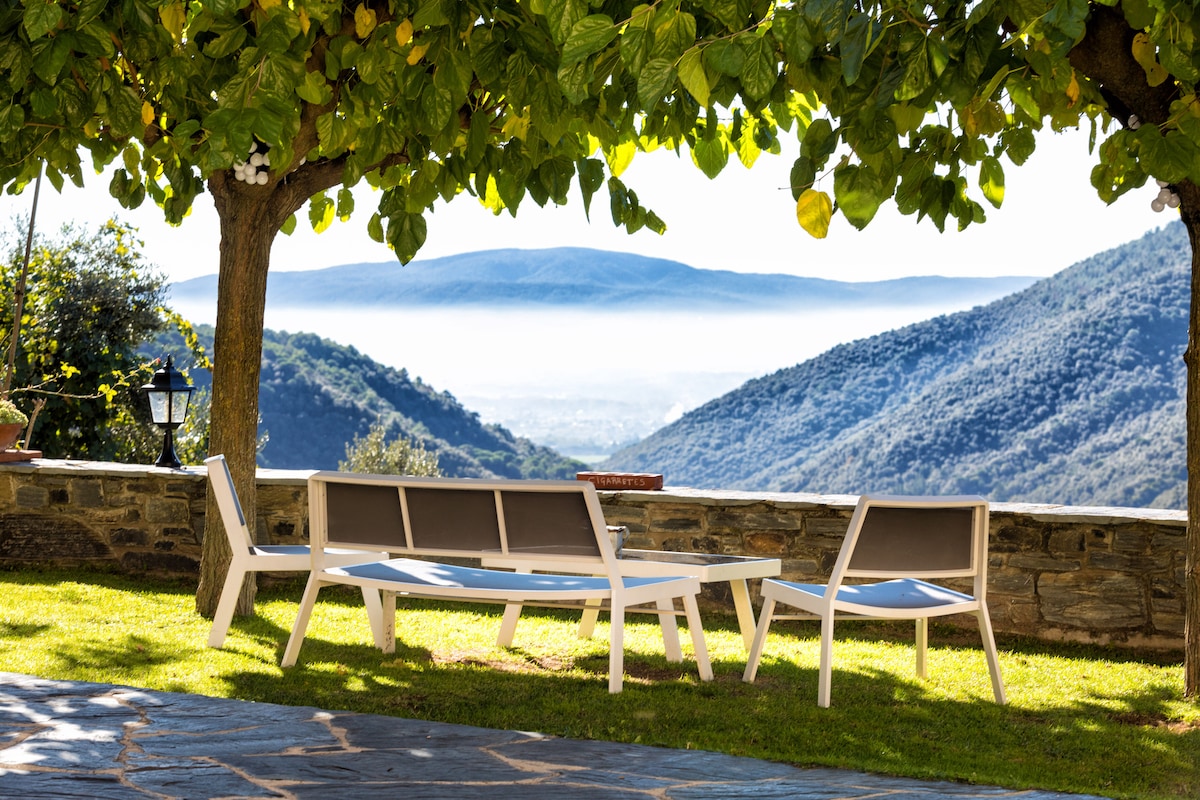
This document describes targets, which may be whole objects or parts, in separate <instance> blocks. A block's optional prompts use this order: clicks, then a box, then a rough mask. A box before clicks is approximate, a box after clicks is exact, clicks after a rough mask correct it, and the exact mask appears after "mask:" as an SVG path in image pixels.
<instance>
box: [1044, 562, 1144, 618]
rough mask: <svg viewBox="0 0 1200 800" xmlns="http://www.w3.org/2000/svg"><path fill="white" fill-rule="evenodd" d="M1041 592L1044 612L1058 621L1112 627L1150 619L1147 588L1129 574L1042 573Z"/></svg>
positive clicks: (1047, 616)
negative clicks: (1147, 606) (1147, 605)
mask: <svg viewBox="0 0 1200 800" xmlns="http://www.w3.org/2000/svg"><path fill="white" fill-rule="evenodd" d="M1038 594H1039V595H1040V596H1041V599H1042V616H1043V617H1044V618H1045V619H1046V620H1047V621H1048V622H1052V623H1054V624H1056V625H1064V626H1069V627H1072V628H1083V629H1088V630H1093V631H1111V630H1114V629H1119V628H1134V627H1140V626H1142V625H1145V624H1147V623H1148V622H1149V615H1148V613H1147V608H1146V593H1145V590H1144V589H1143V588H1142V585H1141V584H1140V583H1139V582H1138V581H1137V580H1135V579H1134V578H1132V577H1130V576H1128V575H1119V574H1111V573H1099V572H1093V571H1089V572H1067V573H1062V574H1047V575H1042V576H1041V578H1040V579H1039V581H1038Z"/></svg>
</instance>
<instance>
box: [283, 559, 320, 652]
mask: <svg viewBox="0 0 1200 800" xmlns="http://www.w3.org/2000/svg"><path fill="white" fill-rule="evenodd" d="M319 591H321V581H320V580H318V579H317V575H316V573H313V574H311V575H309V576H308V584H307V585H306V586H305V587H304V597H303V598H301V599H300V613H298V614H297V615H296V622H295V624H294V625H292V635H291V636H289V637H288V643H287V647H286V648H285V649H284V651H283V660H282V661H280V662H279V666H281V667H290V666H292V665H294V664H295V663H296V657H297V656H299V655H300V645H301V644H303V643H304V631H305V630H306V629H307V628H308V619H309V617H311V616H312V611H313V606H314V605H316V604H317V592H319Z"/></svg>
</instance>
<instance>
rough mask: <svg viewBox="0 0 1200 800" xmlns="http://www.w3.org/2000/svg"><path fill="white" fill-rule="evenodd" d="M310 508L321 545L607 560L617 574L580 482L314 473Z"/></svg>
mask: <svg viewBox="0 0 1200 800" xmlns="http://www.w3.org/2000/svg"><path fill="white" fill-rule="evenodd" d="M309 503H310V510H309V521H310V527H311V530H312V536H313V544H314V545H317V544H320V546H321V547H349V548H364V547H365V548H370V549H375V550H381V551H386V552H388V553H390V554H392V555H415V556H435V557H436V556H452V557H453V556H462V557H475V558H479V557H482V556H492V555H514V556H521V557H522V558H524V557H525V556H529V557H531V558H533V559H534V560H536V558H537V557H539V556H546V557H547V558H549V557H557V558H561V557H562V556H568V557H575V558H581V559H588V560H594V561H605V562H606V564H607V563H608V559H611V560H612V562H613V563H612V564H611V565H610V566H612V567H614V568H615V558H616V556H615V554H614V553H613V550H612V543H611V540H610V539H609V535H608V528H607V525H606V524H605V521H604V514H603V512H602V511H601V509H600V500H599V496H598V495H597V494H596V490H595V487H594V486H593V485H592V484H590V483H588V482H586V481H533V480H529V481H526V480H482V479H475V478H418V477H409V476H399V475H360V474H355V473H345V472H318V473H315V474H313V475H312V476H310V477H309ZM314 549H316V548H314Z"/></svg>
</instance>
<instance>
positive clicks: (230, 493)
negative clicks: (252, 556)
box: [204, 455, 254, 553]
mask: <svg viewBox="0 0 1200 800" xmlns="http://www.w3.org/2000/svg"><path fill="white" fill-rule="evenodd" d="M204 464H205V466H207V467H208V483H209V485H210V486H212V490H213V494H214V495H215V496H216V498H217V508H219V509H220V510H221V527H223V528H224V529H225V536H226V538H228V539H229V548H230V550H232V551H233V552H235V553H236V552H237V551H238V550H239V549H241V550H243V551H245V552H249V551H250V549H251V548H252V547H254V540H253V539H251V538H250V528H249V527H247V525H246V515H245V514H244V513H242V504H241V503H240V502H239V501H238V496H237V490H235V489H234V488H233V476H232V475H230V474H229V465H228V464H227V463H225V456H223V455H216V456H211V457H209V458H206V459H204Z"/></svg>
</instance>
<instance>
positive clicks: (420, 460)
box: [338, 422, 441, 476]
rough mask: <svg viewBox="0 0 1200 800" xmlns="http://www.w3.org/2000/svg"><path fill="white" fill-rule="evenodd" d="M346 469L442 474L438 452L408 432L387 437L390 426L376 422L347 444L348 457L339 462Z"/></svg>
mask: <svg viewBox="0 0 1200 800" xmlns="http://www.w3.org/2000/svg"><path fill="white" fill-rule="evenodd" d="M338 469H340V470H342V471H343V472H366V473H372V474H375V475H433V476H437V475H440V474H441V472H440V471H439V470H438V459H437V453H430V452H429V451H428V450H426V449H425V445H424V444H422V443H420V442H414V441H413V440H412V439H409V438H408V437H406V436H399V437H397V438H395V439H393V440H392V441H390V442H389V441H387V426H386V425H384V424H383V423H382V422H377V423H375V424H374V425H372V426H371V429H370V430H369V431H367V435H366V436H361V437H360V436H359V435H358V434H357V433H356V434H354V441H353V442H349V443H347V444H346V460H345V461H339V462H338Z"/></svg>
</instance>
